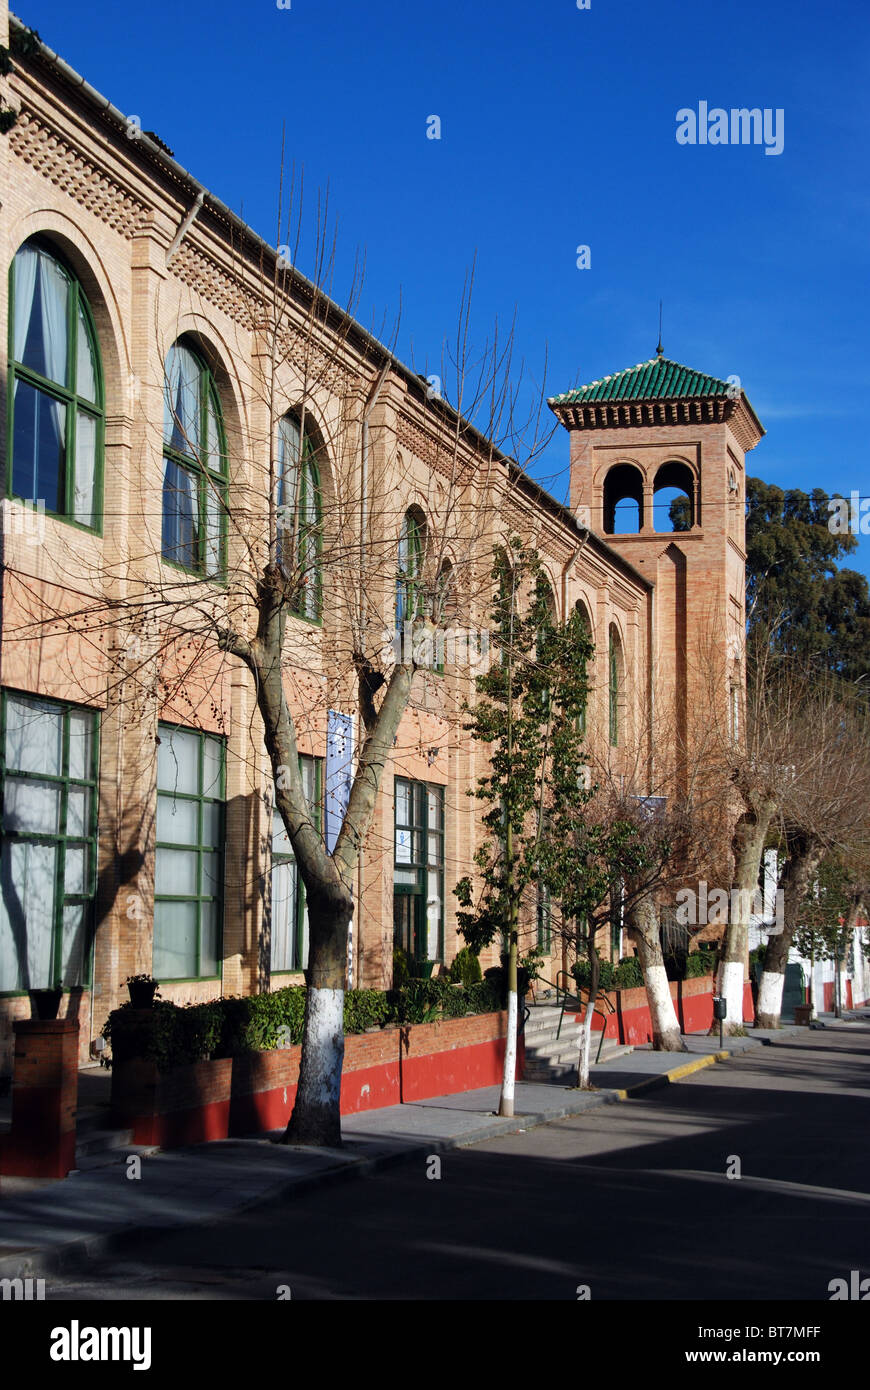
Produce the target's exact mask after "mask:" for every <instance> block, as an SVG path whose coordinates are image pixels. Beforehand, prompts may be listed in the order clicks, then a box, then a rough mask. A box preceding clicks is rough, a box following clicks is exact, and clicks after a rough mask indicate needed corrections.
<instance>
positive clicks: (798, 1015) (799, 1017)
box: [794, 1004, 813, 1028]
mask: <svg viewBox="0 0 870 1390" xmlns="http://www.w3.org/2000/svg"><path fill="white" fill-rule="evenodd" d="M812 1012H813V1011H812V1009H811V1008H810V1006H809V1004H796V1005H795V1011H794V1021H795V1023H799V1024H801V1026H802V1027H804V1028H806V1027H807V1025H808V1024H809V1021H810V1017H811V1015H812Z"/></svg>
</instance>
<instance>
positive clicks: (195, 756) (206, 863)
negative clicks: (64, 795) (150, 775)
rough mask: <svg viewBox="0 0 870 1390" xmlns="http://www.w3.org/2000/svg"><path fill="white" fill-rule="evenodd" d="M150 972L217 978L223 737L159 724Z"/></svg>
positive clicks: (221, 884)
mask: <svg viewBox="0 0 870 1390" xmlns="http://www.w3.org/2000/svg"><path fill="white" fill-rule="evenodd" d="M158 737H159V740H160V741H159V745H158V750H157V840H156V852H155V866H154V941H153V947H152V961H153V965H152V970H153V973H154V974H155V976H156V977H157V978H158V979H160V980H167V981H171V980H179V981H182V980H202V979H217V978H218V977H219V975H220V969H221V960H222V928H223V903H224V823H225V812H226V790H225V788H226V741H225V740H224V739H223V738H219V737H218V736H217V735H216V734H208V733H205V732H203V731H202V730H199V729H187V728H184V727H183V726H182V725H179V724H166V723H161V724H159V725H158Z"/></svg>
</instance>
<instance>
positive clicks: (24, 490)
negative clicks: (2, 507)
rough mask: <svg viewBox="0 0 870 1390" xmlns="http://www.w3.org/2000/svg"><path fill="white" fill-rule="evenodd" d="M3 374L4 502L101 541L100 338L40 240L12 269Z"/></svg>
mask: <svg viewBox="0 0 870 1390" xmlns="http://www.w3.org/2000/svg"><path fill="white" fill-rule="evenodd" d="M25 303H27V308H26V310H25V308H24V306H25ZM37 303H38V305H39V311H38V312H37ZM25 314H26V321H25ZM7 375H8V408H7V455H6V456H7V459H8V460H9V466H8V467H7V471H6V472H7V477H6V493H7V496H8V497H16V498H20V499H21V500H22V501H24V502H27V503H30V504H31V505H32V506H35V507H40V506H41V508H44V510H45V513H46V515H48V516H55V517H58V518H59V519H60V520H62V521H65V522H68V523H69V524H70V525H73V526H78V527H80V528H81V529H82V530H85V531H91V532H95V533H97V534H101V532H102V514H103V457H104V445H105V419H106V417H105V395H104V384H103V368H102V362H101V358H100V348H99V340H98V338H97V332H96V328H95V326H94V320H93V315H92V314H91V309H90V305H89V304H88V300H87V296H86V295H85V293H84V290H83V289H82V287H81V285H80V284H79V281H78V279H77V277H76V276H75V275H74V273H73V272H72V270H70V268H69V266H68V265H67V264H66V262H65V261H64V260H63V259H62V257H60V256H59V255H58V254H57V252H56V251H55V250H54V248H53V247H52V246H51V245H50V244H49V243H48V242H46V241H45V240H43V239H42V238H40V237H31V238H29V239H28V240H27V241H25V242H24V243H23V244H22V245H21V246H20V247H19V248H18V250H17V252H16V253H15V256H14V257H13V260H12V265H11V266H10V268H9V370H8V374H7ZM52 439H53V440H54V448H52V444H51V441H52ZM46 441H47V444H46ZM49 460H51V462H49ZM55 470H56V474H55ZM28 475H29V476H28ZM48 492H51V494H52V495H51V496H46V495H45V494H46V493H48ZM40 494H42V495H40Z"/></svg>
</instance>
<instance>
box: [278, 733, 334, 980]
mask: <svg viewBox="0 0 870 1390" xmlns="http://www.w3.org/2000/svg"><path fill="white" fill-rule="evenodd" d="M299 770H300V772H301V773H302V785H303V787H304V788H305V795H306V799H307V801H308V806H309V810H310V812H311V818H312V821H313V822H314V827H315V829H316V830H317V833H318V834H319V835H321V836H322V834H323V759H322V758H312V757H309V756H308V755H307V754H306V753H301V754H300V756H299ZM271 887H272V895H271V936H270V946H269V950H270V969H271V973H272V974H273V975H287V974H293V973H298V972H299V971H300V970H305V969H306V967H307V965H308V904H307V903H306V901H305V884H304V883H303V882H302V875H301V874H300V873H299V868H298V865H297V863H296V857H295V855H294V854H293V847H292V845H291V844H290V836H289V835H288V834H287V831H286V830H285V828H284V822H283V820H282V819H281V816H280V813H279V812H278V811H277V809H275V808H274V807H273V811H272V875H271Z"/></svg>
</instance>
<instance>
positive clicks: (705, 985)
mask: <svg viewBox="0 0 870 1390" xmlns="http://www.w3.org/2000/svg"><path fill="white" fill-rule="evenodd" d="M670 990H671V998H672V999H673V1001H674V1008H675V1011H676V1015H677V1018H678V1020H679V1024H680V1030H681V1032H683V1033H708V1032H709V1031H710V1028H711V1026H712V1023H713V992H714V990H713V977H712V976H711V975H702V976H699V977H698V978H696V979H693V980H672V981H671V983H670ZM605 999H606V1000H607V1003H609V1004H610V1006H611V1008H612V1010H613V1012H612V1013H611V1012H610V1010H609V1009H608V1008H607V1004H605V1003H604V1000H605ZM598 1008H599V1009H603V1010H604V1011H605V1015H606V1016H605V1017H602V1015H601V1014H600V1013H596V1014H595V1016H594V1018H593V1020H592V1028H593V1031H594V1032H596V1033H600V1032H601V1030H602V1028H603V1029H604V1034H605V1037H607V1038H612V1039H613V1040H614V1042H620V1043H624V1044H627V1045H630V1046H632V1047H642V1046H643V1045H644V1044H645V1043H650V1042H652V1019H651V1018H650V1012H649V1001H648V999H647V997H646V990H645V989H644V988H642V987H641V988H639V989H614V990H608V991H607V993H606V994H604V995H602V997H601V998H600V999H599V1001H598ZM574 1017H575V1018H578V1019H582V1017H583V1015H582V1013H579V1014H575V1015H574ZM743 1017H744V1019H745V1020H746V1021H747V1022H750V1023H751V1022H752V1020H753V1018H754V1017H755V1015H754V1012H753V1008H752V990H751V988H750V986H749V984H748V983H747V985H746V987H745V990H744V998H743Z"/></svg>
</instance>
